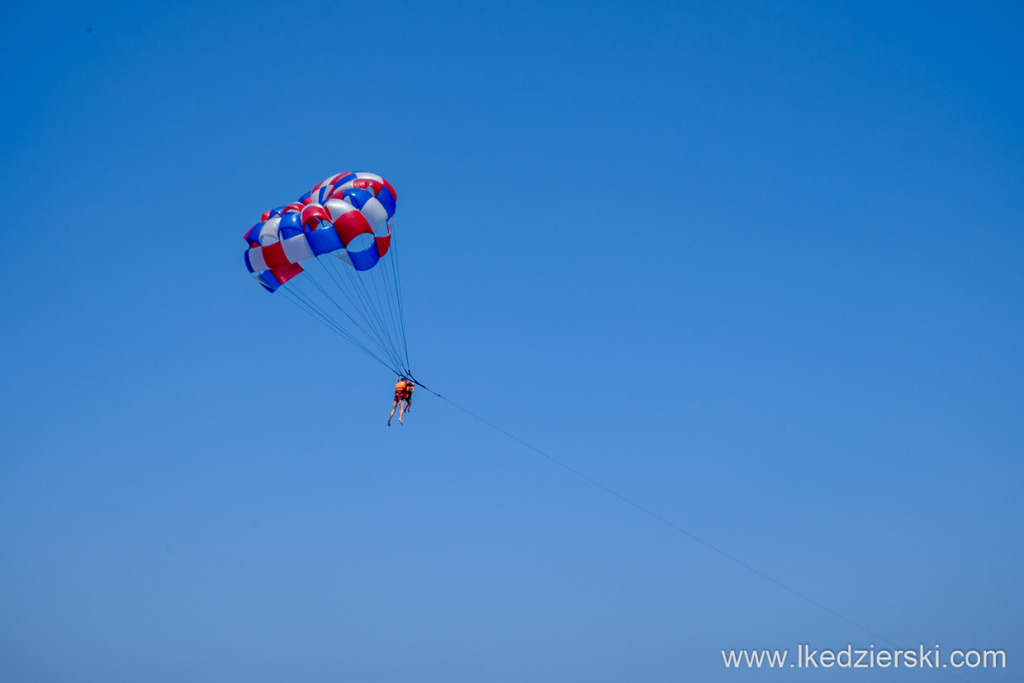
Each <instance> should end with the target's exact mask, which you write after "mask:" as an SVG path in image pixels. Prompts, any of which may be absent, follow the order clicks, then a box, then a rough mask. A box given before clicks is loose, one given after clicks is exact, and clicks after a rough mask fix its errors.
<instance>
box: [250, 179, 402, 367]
mask: <svg viewBox="0 0 1024 683" xmlns="http://www.w3.org/2000/svg"><path fill="white" fill-rule="evenodd" d="M396 202H397V193H396V192H395V189H394V188H393V187H392V186H391V184H390V183H388V181H386V180H384V179H383V178H381V177H380V176H378V175H375V174H373V173H351V172H349V173H339V174H337V175H333V176H331V177H330V178H327V179H326V180H324V181H323V182H321V183H318V184H317V185H316V186H315V187H314V188H313V189H312V190H310V191H309V192H307V193H306V194H304V195H302V196H301V197H299V199H298V200H297V201H296V202H293V203H291V204H286V205H284V206H279V207H277V208H275V209H271V210H270V211H266V212H264V213H263V215H262V216H261V218H260V221H259V222H258V223H256V224H255V225H254V226H252V227H251V228H250V229H249V231H248V232H246V234H245V241H246V242H247V243H248V245H249V249H248V250H247V251H246V252H245V265H246V267H247V268H248V269H249V272H250V273H252V275H253V277H254V278H255V280H256V281H257V282H258V283H259V284H260V285H262V286H263V287H264V289H266V290H267V291H269V292H281V293H282V294H284V296H285V298H287V299H288V300H289V301H291V302H292V303H294V304H296V305H297V306H299V307H300V308H302V309H303V310H304V311H306V312H307V313H309V314H310V315H312V316H313V317H314V318H316V319H317V320H319V321H320V322H322V323H323V324H325V325H327V326H328V327H330V328H331V329H333V330H334V331H335V332H337V333H338V334H340V335H341V336H343V337H344V338H345V339H347V340H348V341H349V342H351V343H352V344H354V345H355V346H356V347H358V348H359V349H361V350H362V351H364V352H365V353H367V354H369V355H370V356H372V357H373V358H376V359H377V360H378V361H380V362H381V363H383V364H384V365H386V366H387V367H389V368H390V369H391V370H393V371H394V372H395V373H396V374H398V375H402V376H408V375H411V371H410V370H409V352H408V346H407V343H406V335H405V316H404V311H403V309H402V292H401V277H400V274H399V271H398V250H397V248H396V243H395V239H394V216H395V207H396Z"/></svg>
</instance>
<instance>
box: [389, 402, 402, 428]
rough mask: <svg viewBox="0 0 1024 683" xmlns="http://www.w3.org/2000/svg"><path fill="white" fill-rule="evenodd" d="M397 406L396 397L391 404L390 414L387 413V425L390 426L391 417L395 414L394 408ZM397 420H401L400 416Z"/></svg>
mask: <svg viewBox="0 0 1024 683" xmlns="http://www.w3.org/2000/svg"><path fill="white" fill-rule="evenodd" d="M397 407H398V399H397V398H396V399H395V402H394V403H392V404H391V414H390V415H388V427H390V426H391V418H393V417H394V416H395V408H397ZM398 421H399V422H401V421H402V418H401V416H399V418H398Z"/></svg>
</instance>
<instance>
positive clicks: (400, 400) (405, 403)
mask: <svg viewBox="0 0 1024 683" xmlns="http://www.w3.org/2000/svg"><path fill="white" fill-rule="evenodd" d="M415 390H416V383H415V382H413V381H412V380H411V379H406V378H405V377H399V378H398V381H397V382H395V401H394V403H392V404H391V414H390V415H388V427H390V426H391V418H393V417H394V416H395V409H396V408H397V409H398V424H400V425H402V426H405V423H404V422H402V416H403V415H405V414H406V413H407V412H409V409H410V408H411V407H412V392H414V391H415Z"/></svg>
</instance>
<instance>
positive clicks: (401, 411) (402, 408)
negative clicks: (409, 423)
mask: <svg viewBox="0 0 1024 683" xmlns="http://www.w3.org/2000/svg"><path fill="white" fill-rule="evenodd" d="M398 403H399V404H400V405H399V408H398V424H400V425H405V423H404V422H402V416H403V415H405V400H404V399H403V400H401V401H399V402H398Z"/></svg>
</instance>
